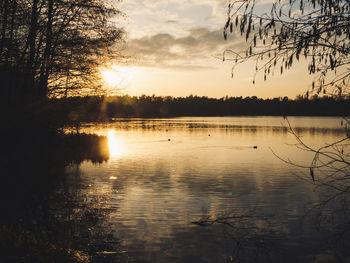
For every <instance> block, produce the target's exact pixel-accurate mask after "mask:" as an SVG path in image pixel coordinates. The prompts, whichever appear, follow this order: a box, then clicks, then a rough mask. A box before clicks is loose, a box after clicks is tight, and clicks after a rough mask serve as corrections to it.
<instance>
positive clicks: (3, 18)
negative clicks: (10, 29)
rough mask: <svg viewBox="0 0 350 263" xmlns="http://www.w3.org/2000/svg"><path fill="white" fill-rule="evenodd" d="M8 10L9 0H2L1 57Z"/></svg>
mask: <svg viewBox="0 0 350 263" xmlns="http://www.w3.org/2000/svg"><path fill="white" fill-rule="evenodd" d="M8 10H9V1H8V0H4V7H3V14H1V15H2V27H1V41H0V58H1V57H3V56H2V52H3V50H4V45H5V38H6V28H7V17H8Z"/></svg>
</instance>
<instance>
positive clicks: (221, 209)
mask: <svg viewBox="0 0 350 263" xmlns="http://www.w3.org/2000/svg"><path fill="white" fill-rule="evenodd" d="M289 121H290V123H291V125H292V127H293V128H295V130H296V131H297V132H298V134H299V135H300V136H301V138H302V140H303V141H304V142H305V143H306V144H308V145H310V146H312V147H319V146H321V145H323V144H325V143H331V142H333V141H335V140H337V139H339V138H342V137H343V136H344V131H343V129H342V128H341V126H340V122H341V119H340V118H328V117H291V118H289ZM286 125H287V123H286V121H285V120H283V118H281V117H220V118H202V117H201V118H197V117H192V118H175V119H121V120H115V122H112V123H109V124H103V125H101V124H86V125H84V127H83V128H82V131H84V132H87V133H97V134H99V135H105V136H107V138H108V145H109V151H110V159H109V160H108V161H107V162H106V163H103V164H99V165H95V164H92V163H91V162H88V161H87V162H84V163H82V164H81V165H80V167H79V171H80V176H81V177H82V178H83V179H84V180H87V181H89V183H90V185H91V188H92V189H94V191H95V192H94V194H96V192H97V194H98V193H100V194H106V193H107V195H108V201H107V205H108V206H109V207H110V208H111V209H112V212H111V213H110V214H109V216H108V218H107V219H105V221H106V224H109V225H110V226H112V228H113V230H114V231H115V232H114V235H115V236H116V237H117V238H119V239H120V240H121V251H123V253H125V254H127V261H128V262H225V260H230V259H232V260H234V259H235V258H236V259H238V258H239V259H240V260H243V261H244V260H247V261H249V260H251V261H254V260H255V259H254V258H253V256H252V254H251V255H245V254H244V253H245V251H248V252H247V253H248V254H249V253H250V252H249V251H254V253H256V255H257V257H258V256H259V255H260V254H258V252H257V249H256V248H254V242H253V241H249V240H245V236H242V235H252V237H251V240H254V238H255V237H254V235H256V236H259V237H260V235H259V234H260V233H264V235H268V236H269V238H270V239H274V240H275V242H274V243H275V244H273V245H272V244H271V247H276V246H277V247H279V248H278V249H282V250H283V251H284V252H283V254H284V256H285V255H286V254H288V255H289V256H290V258H289V259H290V261H291V262H294V261H295V260H302V261H310V262H311V261H313V259H314V258H318V257H321V258H322V257H323V258H326V259H327V257H328V259H329V258H331V259H334V258H333V257H331V256H329V255H327V253H324V251H323V250H322V249H321V251H319V249H318V248H317V249H316V248H315V247H316V246H318V244H317V245H315V244H314V243H315V242H316V243H317V241H318V240H317V238H319V237H320V236H322V235H323V233H320V232H317V230H316V223H315V222H316V221H318V219H312V220H311V219H310V220H309V219H305V218H304V217H303V216H304V215H305V214H306V213H307V211H308V209H309V207H310V206H311V205H312V204H314V203H317V202H318V201H319V200H320V199H319V198H320V191H315V185H314V184H312V183H311V177H310V174H309V170H307V169H302V168H297V167H295V166H292V165H288V164H286V163H284V162H283V161H281V160H280V159H279V158H278V157H280V158H283V159H286V160H290V161H291V162H293V163H295V164H298V165H305V166H308V165H310V163H311V160H312V158H313V156H314V154H313V153H310V152H306V151H301V150H299V149H297V147H295V145H294V144H295V143H296V138H295V136H294V135H292V134H290V133H289V132H288V129H287V128H286V127H285V126H286ZM276 155H277V156H278V157H277V156H276ZM299 177H301V178H299ZM302 179H305V180H307V181H308V182H305V181H303V180H302ZM232 215H234V216H243V219H244V220H242V224H241V225H240V224H237V225H235V228H236V227H237V228H239V227H242V228H244V227H245V226H248V227H249V228H251V229H252V231H251V232H249V231H248V232H247V233H243V232H242V231H241V232H239V229H238V230H237V229H232V228H231V227H229V226H228V227H227V226H225V224H220V223H218V224H213V225H211V226H199V225H197V224H193V223H192V222H195V221H199V220H202V219H207V218H209V219H217V218H223V217H229V216H232ZM236 223H237V222H236ZM255 228H257V229H258V230H254V231H253V229H255ZM240 235H241V236H240ZM323 238H324V236H323ZM238 239H241V241H242V243H244V242H245V247H244V248H240V249H241V250H242V251H243V250H244V251H243V252H242V253H241V254H242V255H240V256H237V255H236V252H235V251H237V250H239V249H238V248H235V246H234V244H236V243H237V240H238ZM249 242H251V243H249ZM323 245H324V244H323ZM251 247H253V248H251ZM281 247H282V248H281ZM278 249H276V251H274V249H272V248H271V249H270V248H266V250H269V253H268V254H269V256H270V260H271V258H272V260H279V259H281V258H280V256H281V254H279V253H278ZM296 251H298V253H295V252H296ZM265 252H266V251H262V252H259V253H262V254H264V256H265V254H267V253H265ZM324 254H326V255H324ZM249 256H251V258H249ZM284 256H283V257H284ZM259 258H260V259H262V257H259ZM124 260H126V259H125V258H124ZM287 261H288V260H287Z"/></svg>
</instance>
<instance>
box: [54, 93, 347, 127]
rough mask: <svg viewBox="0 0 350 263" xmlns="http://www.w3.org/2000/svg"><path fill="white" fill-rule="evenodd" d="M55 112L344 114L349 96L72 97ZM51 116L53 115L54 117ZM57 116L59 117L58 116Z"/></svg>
mask: <svg viewBox="0 0 350 263" xmlns="http://www.w3.org/2000/svg"><path fill="white" fill-rule="evenodd" d="M50 105H51V108H52V109H53V110H54V112H53V113H54V115H57V114H59V115H60V116H61V117H62V116H66V117H68V119H69V120H73V121H75V120H79V121H101V120H108V119H109V118H115V117H176V116H236V115H295V116H302V115H305V116H347V115H349V113H350V98H334V97H316V96H314V97H312V98H310V99H308V98H305V97H302V96H298V97H297V98H296V99H293V100H291V99H288V98H287V97H283V98H282V97H279V98H273V99H260V98H257V97H255V96H253V97H246V98H242V97H228V96H226V97H223V98H220V99H217V98H208V97H199V96H192V95H191V96H188V97H169V96H168V97H157V96H145V95H143V96H140V97H131V96H128V95H124V96H112V97H104V96H101V97H98V96H95V97H71V98H65V99H55V100H53V101H50ZM53 117H54V116H53ZM57 117H58V119H60V118H59V116H57Z"/></svg>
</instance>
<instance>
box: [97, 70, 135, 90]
mask: <svg viewBox="0 0 350 263" xmlns="http://www.w3.org/2000/svg"><path fill="white" fill-rule="evenodd" d="M101 74H102V77H103V80H104V82H105V85H106V86H107V88H111V89H123V88H126V87H128V86H130V83H131V82H132V80H133V72H132V69H131V68H129V67H121V66H115V65H113V66H110V67H108V68H102V69H101Z"/></svg>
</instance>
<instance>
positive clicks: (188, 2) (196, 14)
mask: <svg viewBox="0 0 350 263" xmlns="http://www.w3.org/2000/svg"><path fill="white" fill-rule="evenodd" d="M260 1H262V0H260ZM263 1H267V2H268V1H269V0H263ZM227 5H228V0H143V1H141V0H124V1H123V2H122V3H121V4H119V8H120V9H121V10H122V11H123V12H124V13H125V18H123V19H122V20H123V21H121V24H122V26H123V27H124V28H125V31H126V32H127V38H126V44H125V46H123V50H122V51H121V52H122V54H123V55H125V56H127V57H128V59H127V60H126V64H125V65H120V64H118V63H116V64H114V65H113V66H112V68H111V69H109V70H106V71H104V72H103V74H104V77H105V80H106V82H107V83H108V85H109V86H111V87H112V88H113V89H117V90H118V92H119V93H121V94H129V95H136V96H140V95H142V94H145V95H153V94H155V95H156V96H189V95H191V94H192V95H198V96H208V97H216V98H220V97H224V96H226V95H228V96H235V97H236V96H238V97H239V96H242V97H246V96H258V97H262V98H268V97H270V98H271V97H278V96H282V97H283V96H288V97H290V98H295V97H296V95H298V94H302V93H305V92H306V90H307V88H308V87H309V85H310V84H311V79H310V77H308V72H307V65H306V63H304V64H299V65H298V64H295V65H296V66H295V67H294V68H293V69H292V70H290V71H287V72H286V74H283V75H282V76H280V75H279V74H276V76H274V77H270V78H269V79H268V80H267V81H266V82H264V81H263V75H262V74H259V75H258V76H257V79H256V83H255V85H254V84H253V83H252V81H253V74H254V69H255V66H254V64H252V63H246V64H243V65H240V66H239V67H238V68H236V70H235V74H234V77H233V78H232V77H231V68H232V66H233V63H232V62H230V61H226V62H224V61H223V59H222V54H223V52H224V51H225V50H226V49H233V50H242V49H244V47H245V45H246V44H245V39H243V38H242V37H241V36H240V35H239V34H237V33H235V32H234V33H233V34H231V35H229V37H228V39H227V40H226V41H225V40H224V38H223V27H224V24H225V22H226V16H227Z"/></svg>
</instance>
